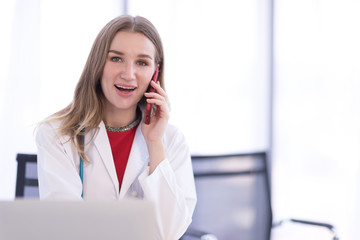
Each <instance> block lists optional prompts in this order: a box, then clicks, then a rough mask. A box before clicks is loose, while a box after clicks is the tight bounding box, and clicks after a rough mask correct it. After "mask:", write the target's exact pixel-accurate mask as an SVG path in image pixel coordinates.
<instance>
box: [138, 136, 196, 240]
mask: <svg viewBox="0 0 360 240" xmlns="http://www.w3.org/2000/svg"><path fill="white" fill-rule="evenodd" d="M165 141H168V144H167V149H166V154H167V156H166V159H165V160H164V161H162V162H161V163H160V164H159V165H158V166H157V168H156V169H155V171H154V172H153V173H152V174H151V175H148V169H146V170H145V171H144V172H143V173H142V174H141V175H140V177H139V181H140V184H141V186H142V189H143V191H144V198H146V199H149V200H151V201H153V202H154V203H155V207H156V212H157V221H158V226H159V231H160V235H161V236H162V239H167V240H168V239H169V240H172V239H179V238H180V237H181V236H182V235H183V234H184V232H185V231H186V229H187V228H188V226H189V225H190V223H191V220H192V214H193V212H194V208H195V205H196V200H197V199H196V191H195V183H194V175H193V170H192V165H191V157H190V151H189V148H188V145H187V144H186V141H185V138H184V136H183V135H182V133H181V132H180V131H178V130H176V131H175V133H174V134H172V135H171V138H170V139H169V138H168V139H165Z"/></svg>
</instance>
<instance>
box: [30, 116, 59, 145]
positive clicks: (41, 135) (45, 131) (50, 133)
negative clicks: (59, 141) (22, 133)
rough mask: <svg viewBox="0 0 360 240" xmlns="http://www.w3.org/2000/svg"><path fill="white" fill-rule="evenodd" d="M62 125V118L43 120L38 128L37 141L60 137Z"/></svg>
mask: <svg viewBox="0 0 360 240" xmlns="http://www.w3.org/2000/svg"><path fill="white" fill-rule="evenodd" d="M61 125H62V120H47V121H43V122H41V123H40V124H39V125H38V126H37V128H36V141H37V142H42V141H46V140H47V139H49V138H51V139H54V138H59V135H58V131H59V129H60V127H61Z"/></svg>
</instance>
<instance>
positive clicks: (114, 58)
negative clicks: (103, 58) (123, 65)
mask: <svg viewBox="0 0 360 240" xmlns="http://www.w3.org/2000/svg"><path fill="white" fill-rule="evenodd" d="M110 60H111V61H112V62H122V61H123V60H122V59H121V58H120V57H112V58H110Z"/></svg>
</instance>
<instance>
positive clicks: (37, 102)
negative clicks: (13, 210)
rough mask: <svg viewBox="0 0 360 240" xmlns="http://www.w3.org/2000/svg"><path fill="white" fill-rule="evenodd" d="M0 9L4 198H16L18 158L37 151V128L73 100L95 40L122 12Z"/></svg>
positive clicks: (89, 7) (117, 5) (101, 7)
mask: <svg viewBox="0 0 360 240" xmlns="http://www.w3.org/2000/svg"><path fill="white" fill-rule="evenodd" d="M0 11H1V12H0V16H1V19H0V20H1V21H0V24H1V29H4V31H3V32H2V38H1V42H0V47H1V53H2V54H1V58H0V59H1V60H0V61H1V62H0V63H1V70H0V84H1V88H0V132H1V137H0V146H1V148H0V199H13V198H14V196H15V178H16V167H17V164H16V161H15V158H16V154H17V153H19V152H21V153H36V147H35V143H34V129H35V127H36V124H37V123H38V122H39V121H41V120H42V119H43V118H45V117H46V116H48V115H50V114H52V113H54V112H55V111H58V110H60V109H61V108H63V107H65V106H66V105H67V104H68V103H69V102H70V101H71V100H72V96H73V92H74V88H75V84H76V83H77V81H78V79H79V77H80V74H81V71H82V68H83V66H84V64H85V61H86V59H87V55H88V53H89V51H90V48H91V45H92V43H93V40H94V39H95V37H96V35H97V33H98V32H99V31H100V29H101V28H102V27H103V26H104V25H105V24H106V23H107V22H108V21H109V20H111V19H112V18H114V17H115V16H117V15H119V14H120V13H121V12H122V11H123V10H122V4H121V1H115V0H102V1H86V0H77V1H72V0H65V1H64V0H62V1H41V0H34V1H27V0H13V1H2V2H1V3H0ZM3 53H4V54H3Z"/></svg>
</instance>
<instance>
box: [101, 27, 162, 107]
mask: <svg viewBox="0 0 360 240" xmlns="http://www.w3.org/2000/svg"><path fill="white" fill-rule="evenodd" d="M155 68H156V66H155V46H154V44H153V43H152V42H151V41H150V40H149V39H148V38H147V37H146V36H145V35H143V34H141V33H134V32H127V31H122V32H118V33H117V34H116V35H115V37H114V39H113V41H112V42H111V45H110V49H109V52H108V56H107V58H106V62H105V66H104V71H103V74H102V77H101V88H102V91H103V93H104V95H105V98H106V101H105V105H106V106H105V109H106V111H114V112H119V111H134V112H135V111H136V107H137V104H138V102H139V101H140V100H141V98H142V97H143V95H144V93H145V91H146V90H147V88H148V85H149V83H150V80H151V77H152V75H153V74H154V71H155Z"/></svg>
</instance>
